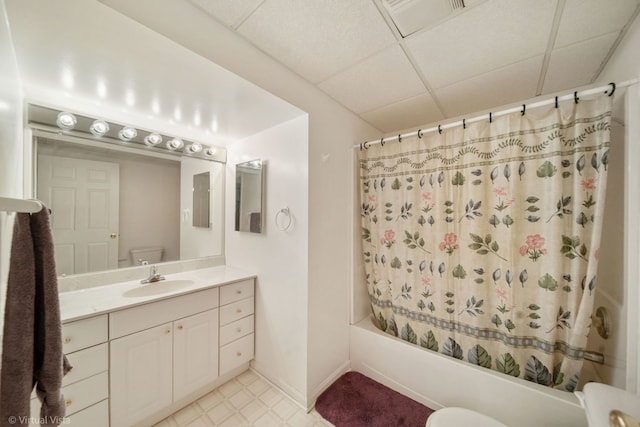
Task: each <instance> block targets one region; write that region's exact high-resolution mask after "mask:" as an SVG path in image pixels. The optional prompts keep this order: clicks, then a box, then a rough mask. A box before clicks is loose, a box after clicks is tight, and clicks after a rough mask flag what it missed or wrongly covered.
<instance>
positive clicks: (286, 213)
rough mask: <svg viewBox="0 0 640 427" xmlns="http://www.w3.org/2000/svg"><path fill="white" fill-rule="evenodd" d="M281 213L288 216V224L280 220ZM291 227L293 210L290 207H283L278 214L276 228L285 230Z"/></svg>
mask: <svg viewBox="0 0 640 427" xmlns="http://www.w3.org/2000/svg"><path fill="white" fill-rule="evenodd" d="M280 215H284V216H286V217H287V221H286V224H283V225H280V221H278V218H279V217H280ZM289 227H291V212H290V211H289V208H288V207H286V208H282V209H280V210H279V211H278V213H277V214H276V228H277V229H278V230H280V231H285V230H288V229H289Z"/></svg>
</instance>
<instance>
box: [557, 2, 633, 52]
mask: <svg viewBox="0 0 640 427" xmlns="http://www.w3.org/2000/svg"><path fill="white" fill-rule="evenodd" d="M637 7H638V0H614V1H611V0H606V1H603V0H567V2H566V3H565V6H564V11H563V13H562V20H561V21H560V27H559V28H558V35H557V37H556V43H555V48H559V47H564V46H567V45H570V44H573V43H576V42H579V41H582V40H587V39H590V38H593V37H597V36H601V35H603V34H607V33H610V32H613V31H620V30H621V29H622V27H624V26H625V24H626V23H627V22H628V21H629V17H630V16H632V15H633V13H634V11H635V10H636V8H637Z"/></svg>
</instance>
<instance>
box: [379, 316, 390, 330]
mask: <svg viewBox="0 0 640 427" xmlns="http://www.w3.org/2000/svg"><path fill="white" fill-rule="evenodd" d="M378 325H380V329H382V330H383V331H385V332H386V331H387V326H388V325H387V319H385V318H384V317H383V316H382V312H380V313H378Z"/></svg>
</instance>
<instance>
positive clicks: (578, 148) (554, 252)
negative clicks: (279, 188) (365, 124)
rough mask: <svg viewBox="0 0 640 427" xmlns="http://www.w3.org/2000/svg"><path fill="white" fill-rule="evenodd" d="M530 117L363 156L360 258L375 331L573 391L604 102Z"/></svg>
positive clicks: (595, 220) (598, 207) (593, 265)
mask: <svg viewBox="0 0 640 427" xmlns="http://www.w3.org/2000/svg"><path fill="white" fill-rule="evenodd" d="M540 110H542V109H540ZM540 110H534V111H532V112H531V111H527V112H526V114H520V113H515V114H511V115H505V116H502V117H499V118H497V119H494V120H493V122H492V123H490V122H489V120H486V121H483V122H475V123H473V124H469V125H466V126H465V127H464V128H463V127H462V126H460V127H456V128H451V129H446V130H443V131H442V132H441V133H438V132H434V133H432V134H425V135H420V136H421V137H418V136H415V137H411V138H404V139H402V140H401V141H400V142H389V143H387V144H378V145H372V146H370V147H368V148H367V149H361V150H360V151H359V187H360V188H359V190H360V198H361V199H360V203H361V204H360V209H361V226H362V247H363V252H362V253H363V257H364V265H365V277H366V284H367V288H368V291H369V296H370V300H371V306H372V310H373V316H374V318H375V321H376V323H377V325H378V327H379V328H380V329H382V330H384V331H386V332H388V333H391V334H393V335H395V336H398V337H400V338H402V339H403V340H406V341H409V342H411V343H413V344H416V345H420V346H422V347H425V348H427V349H430V350H433V351H437V352H439V353H442V354H445V355H448V356H451V357H454V358H456V359H460V360H465V361H467V362H469V363H472V364H475V365H479V366H482V367H485V368H489V369H493V370H496V371H499V372H502V373H504V374H507V375H512V376H514V377H519V378H524V379H526V380H529V381H533V382H536V383H539V384H543V385H546V386H550V387H554V388H557V389H561V390H566V391H573V390H574V389H575V387H576V385H577V383H578V380H579V376H580V370H581V368H582V362H583V354H584V349H585V346H586V342H587V336H588V333H589V328H590V324H591V313H592V308H593V298H594V290H595V286H596V272H597V263H598V256H599V245H600V232H601V225H602V213H603V210H604V203H605V198H604V197H605V187H606V176H607V168H608V159H609V141H610V139H609V133H610V118H611V98H610V97H608V96H601V97H598V98H597V99H591V100H580V101H579V102H577V103H574V102H571V104H568V105H563V103H561V105H560V106H559V107H555V108H553V107H551V108H550V109H548V110H545V111H544V112H541V111H540ZM390 363H393V361H390Z"/></svg>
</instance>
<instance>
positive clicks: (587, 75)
mask: <svg viewBox="0 0 640 427" xmlns="http://www.w3.org/2000/svg"><path fill="white" fill-rule="evenodd" d="M617 37H618V33H617V32H614V33H610V34H607V35H604V36H601V37H597V38H595V39H590V40H587V41H585V42H582V43H576V44H572V45H570V46H567V47H563V48H560V49H555V50H554V51H553V52H552V53H551V60H550V61H549V67H548V69H547V76H546V78H545V82H544V86H543V93H551V92H557V91H559V90H563V89H567V88H574V87H578V86H583V85H586V84H589V83H591V82H592V81H593V79H594V78H595V77H596V75H595V73H596V72H597V70H599V68H600V64H602V61H604V60H605V58H606V57H607V53H608V52H609V50H610V49H611V48H612V46H613V43H614V42H615V41H616V38H617Z"/></svg>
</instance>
